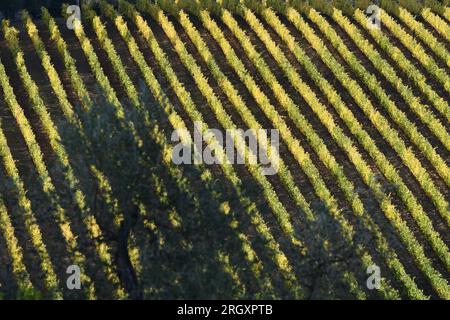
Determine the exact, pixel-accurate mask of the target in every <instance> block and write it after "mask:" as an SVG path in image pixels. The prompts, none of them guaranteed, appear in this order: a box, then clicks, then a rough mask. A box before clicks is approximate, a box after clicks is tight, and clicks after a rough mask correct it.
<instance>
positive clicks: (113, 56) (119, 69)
mask: <svg viewBox="0 0 450 320" xmlns="http://www.w3.org/2000/svg"><path fill="white" fill-rule="evenodd" d="M85 11H86V10H85ZM88 12H89V11H88ZM91 14H92V12H91ZM92 21H93V23H94V29H95V32H96V35H97V37H98V39H99V40H100V41H101V43H102V45H103V49H104V50H105V51H106V52H107V53H108V56H109V58H110V61H111V62H112V63H113V65H114V68H115V71H116V73H117V74H119V78H120V80H121V82H122V85H123V86H125V85H129V86H131V88H130V89H129V90H127V95H128V97H129V98H130V100H131V101H135V102H137V103H139V102H138V96H137V91H136V88H135V86H134V85H133V84H132V83H131V81H128V80H129V78H128V76H125V75H126V73H125V68H124V66H123V64H122V62H121V61H120V58H119V57H118V55H117V53H116V52H115V49H114V46H113V45H112V42H111V40H110V39H109V37H108V35H107V33H106V30H105V27H104V25H103V24H102V22H101V20H100V18H99V17H97V16H95V17H94V18H93V19H92ZM113 60H114V61H115V62H113ZM136 107H139V108H141V109H143V108H142V107H141V106H140V105H139V104H137V105H136ZM143 111H144V114H145V117H144V122H145V123H146V125H147V126H148V127H155V125H154V124H151V120H150V115H148V112H146V110H143ZM160 136H161V139H159V140H162V141H161V147H162V148H163V149H164V148H168V144H167V141H165V139H163V137H164V136H162V135H161V134H160ZM167 152H171V151H170V150H167ZM164 165H165V166H166V167H168V170H169V172H171V173H173V174H174V175H176V176H177V177H181V176H182V172H180V171H181V170H180V169H178V168H176V167H174V166H173V164H172V163H171V162H170V161H168V162H165V163H164ZM208 176H209V175H208ZM177 180H179V178H177ZM205 182H206V181H205ZM158 186H161V183H159V182H158ZM163 187H164V186H163ZM158 189H159V188H158ZM186 191H187V192H189V193H191V194H192V191H191V190H190V188H187V190H186ZM162 193H164V192H162ZM230 225H235V226H239V223H238V221H237V220H236V219H233V220H232V221H231V222H230ZM238 236H239V238H240V239H241V241H242V249H243V251H244V252H245V257H246V260H247V262H248V263H249V264H250V265H251V269H252V272H253V273H254V274H255V280H256V281H259V282H263V283H268V282H270V281H267V280H266V281H261V279H259V277H260V276H261V277H263V276H262V270H261V266H259V265H258V263H255V262H254V261H253V260H259V258H258V256H257V254H256V252H255V251H254V249H253V248H252V245H251V243H250V241H249V239H248V237H247V236H245V235H244V234H243V233H241V232H239V234H238ZM250 257H255V258H250Z"/></svg>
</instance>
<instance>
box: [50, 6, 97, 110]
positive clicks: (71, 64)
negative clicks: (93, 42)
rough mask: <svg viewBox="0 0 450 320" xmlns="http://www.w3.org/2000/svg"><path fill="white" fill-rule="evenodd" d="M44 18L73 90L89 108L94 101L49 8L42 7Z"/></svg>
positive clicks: (85, 106)
mask: <svg viewBox="0 0 450 320" xmlns="http://www.w3.org/2000/svg"><path fill="white" fill-rule="evenodd" d="M41 16H42V20H43V21H44V23H45V25H46V26H47V27H48V31H49V34H50V40H51V41H52V42H53V43H54V46H55V47H56V49H57V50H58V52H59V54H60V56H61V58H62V60H63V62H64V66H65V68H66V70H67V72H68V74H69V78H70V81H71V84H72V87H73V90H74V91H75V93H76V94H77V96H78V98H79V100H80V101H81V102H82V104H83V106H84V108H85V109H89V108H90V106H91V104H92V101H91V98H90V96H89V94H88V92H87V90H86V87H85V85H84V82H83V80H82V79H81V77H80V75H79V74H78V70H77V68H76V64H75V60H74V59H73V58H72V56H71V55H70V53H69V50H68V47H67V43H66V41H65V40H64V38H63V37H62V36H61V33H60V31H59V28H58V25H57V24H56V21H55V20H54V19H53V17H52V16H51V15H50V13H49V12H48V10H47V9H45V8H42V12H41Z"/></svg>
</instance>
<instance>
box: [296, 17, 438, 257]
mask: <svg viewBox="0 0 450 320" xmlns="http://www.w3.org/2000/svg"><path fill="white" fill-rule="evenodd" d="M288 18H289V19H290V20H291V21H292V22H293V23H294V24H295V25H296V26H297V28H298V29H299V30H302V32H303V33H304V34H305V37H306V38H307V39H308V40H309V41H310V43H311V44H312V45H313V47H314V48H315V49H316V50H317V51H318V52H319V54H320V55H321V56H322V59H323V60H324V61H325V60H326V61H328V64H329V67H330V68H331V69H332V70H335V71H334V72H335V74H339V76H340V77H341V79H343V78H344V77H345V73H344V72H339V73H338V64H337V62H336V60H335V59H334V58H333V57H332V56H331V53H329V51H328V52H327V51H326V50H325V46H324V44H323V43H322V42H321V40H320V39H319V38H318V37H317V36H315V35H314V33H313V31H312V29H311V28H310V27H309V26H308V25H307V24H306V23H305V22H304V21H303V20H302V19H301V17H300V15H299V14H298V13H297V12H296V11H295V10H288ZM297 56H298V55H297ZM331 62H333V63H331ZM340 71H342V70H340ZM343 80H344V79H343ZM345 80H346V81H348V78H346V79H345ZM346 81H342V83H343V84H344V86H345V83H346ZM355 85H356V84H355ZM350 88H352V87H348V90H349V91H350V90H351V89H350ZM351 91H354V90H353V89H352V90H351ZM377 156H378V155H377ZM378 157H379V156H378ZM376 158H377V157H374V159H376ZM386 163H387V161H383V162H379V165H378V166H379V168H380V170H382V171H383V170H384V169H387V167H386ZM389 169H390V170H386V171H385V172H389V171H392V169H393V168H392V167H391V168H389ZM392 172H393V171H392ZM385 175H386V174H385ZM388 177H389V176H388ZM391 177H392V178H393V179H392V180H391V181H392V182H394V183H396V184H398V186H399V189H398V195H399V196H400V197H401V198H402V200H403V201H404V202H405V204H406V205H407V207H408V209H409V210H410V211H411V213H412V214H413V216H415V217H417V218H416V219H417V221H420V223H419V225H421V227H422V229H423V232H424V233H425V234H426V233H429V234H428V236H429V238H430V239H433V238H436V236H437V234H435V232H434V231H433V227H432V223H431V221H430V220H429V219H428V217H427V216H426V215H425V213H424V212H423V210H422V208H421V206H420V205H419V204H418V203H417V200H416V199H415V198H414V196H413V195H412V193H411V191H409V190H408V188H407V187H406V185H405V184H404V183H403V181H402V180H401V179H400V176H399V175H398V174H396V173H392V174H391ZM421 217H423V218H421ZM436 239H439V237H437V238H436ZM437 244H438V247H442V243H441V241H438V242H437ZM438 251H440V252H442V251H441V250H438ZM443 253H445V252H443ZM446 255H447V254H446V253H445V255H443V257H445V256H446Z"/></svg>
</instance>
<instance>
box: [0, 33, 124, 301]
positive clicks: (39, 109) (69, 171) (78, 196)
mask: <svg viewBox="0 0 450 320" xmlns="http://www.w3.org/2000/svg"><path fill="white" fill-rule="evenodd" d="M4 32H5V38H6V39H7V41H8V46H9V49H10V50H11V52H12V54H13V56H14V59H15V62H16V66H17V69H18V70H19V74H20V76H21V79H22V81H23V83H24V86H25V87H26V88H27V95H28V98H29V99H30V101H31V105H32V107H33V109H34V110H35V112H36V114H37V115H38V117H39V120H40V123H41V125H42V127H43V129H44V130H45V132H46V135H47V137H48V139H49V142H50V146H51V147H52V149H53V151H54V152H55V154H56V156H57V158H58V160H59V163H60V164H61V165H62V167H63V169H64V175H65V178H66V180H67V181H68V182H69V184H70V187H71V189H72V191H73V193H72V195H73V197H74V201H75V203H76V204H77V206H78V209H79V212H80V213H81V214H82V217H83V222H84V224H85V225H86V227H87V229H88V231H89V236H90V237H91V238H92V239H93V240H94V241H95V238H97V237H98V236H101V230H100V228H99V226H98V224H97V222H96V219H95V217H94V216H93V215H91V214H90V213H89V208H87V206H86V203H85V201H84V198H85V196H84V194H83V191H82V190H81V189H80V187H79V181H78V179H77V178H76V176H75V173H74V170H73V168H72V167H71V165H70V162H69V156H68V154H67V152H66V150H65V148H64V146H63V145H62V143H61V138H60V136H59V133H58V131H57V127H56V125H55V124H54V122H53V120H52V119H51V116H50V114H49V113H48V110H47V107H46V106H45V104H44V101H43V100H42V98H41V96H40V94H39V89H38V87H37V85H36V83H35V82H34V80H33V79H32V78H31V76H30V74H29V73H28V70H27V66H26V65H25V61H24V59H23V52H22V51H21V49H20V45H19V42H18V38H17V34H16V31H15V29H13V28H11V27H9V26H8V25H7V24H4ZM95 242H96V249H97V253H98V254H99V257H100V259H101V260H102V261H103V262H104V264H105V266H104V267H105V269H106V274H108V276H109V277H111V280H112V281H113V278H114V276H115V275H114V273H113V271H112V260H111V256H110V254H109V251H110V249H109V247H108V246H107V244H105V243H98V242H97V241H95ZM116 284H117V285H118V281H117V282H116ZM118 290H120V289H118ZM89 294H93V293H89Z"/></svg>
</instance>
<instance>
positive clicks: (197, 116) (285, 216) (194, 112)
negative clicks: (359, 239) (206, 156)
mask: <svg viewBox="0 0 450 320" xmlns="http://www.w3.org/2000/svg"><path fill="white" fill-rule="evenodd" d="M128 13H129V14H130V17H131V18H133V14H134V19H133V21H134V22H135V23H136V26H137V27H138V30H139V31H140V32H141V34H142V36H143V37H144V38H145V40H146V41H147V43H148V44H149V46H150V48H151V49H152V51H153V52H154V54H155V56H156V58H157V59H158V62H159V63H160V64H161V66H162V67H163V68H164V69H165V70H164V71H165V73H166V75H167V78H168V80H169V81H170V82H171V84H172V86H173V87H174V89H175V91H176V92H177V93H178V94H179V100H180V101H181V102H182V103H183V104H184V106H185V107H186V109H187V110H188V113H189V114H190V116H191V117H192V120H193V121H199V122H201V123H203V126H202V127H203V128H202V129H203V133H204V131H205V130H207V129H208V126H207V124H206V123H205V121H204V120H203V116H202V114H201V113H200V112H199V111H198V109H197V107H196V106H195V104H194V102H193V100H192V98H191V97H190V94H189V93H188V92H187V91H186V89H185V88H184V86H183V85H182V84H181V83H180V82H179V80H178V77H177V75H176V73H175V72H174V71H173V69H172V68H167V67H166V66H167V65H168V63H169V62H168V60H167V57H166V56H165V55H164V54H163V51H162V49H161V48H160V47H159V44H158V42H157V41H156V39H155V37H154V35H153V32H152V31H151V29H150V27H149V26H148V24H147V23H146V22H145V20H144V19H143V18H142V17H141V16H140V15H138V14H137V13H135V12H134V10H129V12H128ZM191 58H192V57H191ZM190 60H191V61H190V64H188V65H187V66H188V68H189V67H192V66H193V62H194V60H193V59H190ZM197 67H198V66H197ZM199 73H200V70H199V69H198V68H197V73H195V77H194V79H196V80H197V81H198V82H199V83H201V84H202V87H201V89H202V90H206V89H208V87H207V86H206V81H205V79H204V78H202V77H200V76H199ZM199 87H200V86H199ZM207 100H208V102H209V103H210V104H211V106H212V107H215V108H216V109H215V111H216V112H218V111H220V110H223V108H222V106H221V104H220V101H218V99H217V97H216V96H215V95H212V94H211V95H210V96H209V97H208V98H207ZM218 118H219V119H218V120H219V121H220V122H221V123H222V124H225V125H224V127H225V128H231V125H230V121H231V120H230V119H229V118H228V115H226V114H225V113H224V112H222V113H221V115H220V116H219V117H218ZM210 138H211V140H212V141H216V138H215V136H211V137H210ZM237 142H238V141H235V145H236V147H237V148H239V149H238V151H239V152H240V154H241V155H245V162H246V164H247V168H248V170H249V171H250V173H251V174H252V175H253V176H254V177H255V179H256V180H257V181H258V182H259V183H260V184H261V186H262V187H263V190H264V194H265V197H266V199H267V200H268V202H269V204H270V205H271V208H272V209H273V211H274V212H275V213H276V214H277V218H278V220H279V223H280V225H281V227H282V229H283V231H284V232H285V233H286V234H287V235H288V236H289V238H290V239H291V241H292V242H293V243H294V244H298V245H301V243H300V242H299V240H298V239H296V235H295V231H294V227H293V226H292V224H291V222H290V217H289V213H288V212H287V210H286V208H285V207H284V206H283V205H282V203H281V202H280V200H279V198H278V195H277V194H276V192H275V190H274V189H273V187H272V185H271V184H270V183H269V181H268V180H267V178H266V177H265V176H264V175H263V174H262V173H261V171H260V168H259V167H257V166H255V165H251V164H249V162H250V161H249V157H254V155H253V153H251V152H250V151H249V150H248V149H247V148H245V147H244V146H243V145H242V144H239V143H237ZM215 143H217V141H216V142H215ZM246 149H247V150H246ZM273 158H274V157H272V159H273ZM224 159H225V158H224ZM291 190H292V189H291ZM294 192H295V191H294ZM302 209H303V208H302Z"/></svg>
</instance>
